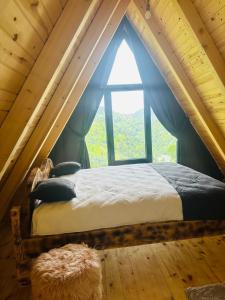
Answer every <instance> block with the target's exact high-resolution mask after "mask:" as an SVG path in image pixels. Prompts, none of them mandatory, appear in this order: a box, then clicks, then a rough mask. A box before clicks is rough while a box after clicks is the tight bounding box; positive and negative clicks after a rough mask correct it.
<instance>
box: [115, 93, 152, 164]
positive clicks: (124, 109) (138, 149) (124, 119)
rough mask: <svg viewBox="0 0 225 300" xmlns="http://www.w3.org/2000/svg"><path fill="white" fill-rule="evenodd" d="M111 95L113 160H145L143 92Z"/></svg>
mask: <svg viewBox="0 0 225 300" xmlns="http://www.w3.org/2000/svg"><path fill="white" fill-rule="evenodd" d="M111 95H112V112H113V133H114V147H115V160H126V159H135V158H145V157H146V154H145V130H144V97H143V91H124V92H112V94H111Z"/></svg>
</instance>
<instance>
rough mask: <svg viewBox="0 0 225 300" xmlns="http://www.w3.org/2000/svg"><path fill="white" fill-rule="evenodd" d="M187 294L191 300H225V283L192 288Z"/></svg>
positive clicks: (187, 290)
mask: <svg viewBox="0 0 225 300" xmlns="http://www.w3.org/2000/svg"><path fill="white" fill-rule="evenodd" d="M186 294H187V297H188V299H189V300H225V283H216V284H209V285H204V286H201V287H190V288H188V289H186Z"/></svg>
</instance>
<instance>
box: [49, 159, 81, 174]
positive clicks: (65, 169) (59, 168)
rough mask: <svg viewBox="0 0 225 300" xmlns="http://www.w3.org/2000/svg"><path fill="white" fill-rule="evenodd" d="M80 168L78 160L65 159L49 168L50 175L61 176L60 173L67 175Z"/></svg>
mask: <svg viewBox="0 0 225 300" xmlns="http://www.w3.org/2000/svg"><path fill="white" fill-rule="evenodd" d="M80 168H81V165H80V164H79V163H78V162H75V161H67V162H63V163H60V164H58V165H56V166H55V167H54V168H52V170H51V176H52V177H53V176H55V177H58V176H62V175H69V174H74V173H76V172H77V171H79V170H80Z"/></svg>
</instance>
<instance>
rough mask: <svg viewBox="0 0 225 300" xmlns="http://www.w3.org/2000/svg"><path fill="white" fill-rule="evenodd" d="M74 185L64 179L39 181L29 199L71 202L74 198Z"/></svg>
mask: <svg viewBox="0 0 225 300" xmlns="http://www.w3.org/2000/svg"><path fill="white" fill-rule="evenodd" d="M74 188H75V184H74V183H73V182H72V181H70V180H67V179H64V178H49V179H47V180H43V181H41V182H40V183H39V184H38V185H37V186H36V187H35V189H34V190H33V191H32V192H31V193H30V196H31V199H39V200H41V201H43V202H56V201H66V200H71V199H72V198H74V197H76V194H75V191H74Z"/></svg>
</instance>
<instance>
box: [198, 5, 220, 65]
mask: <svg viewBox="0 0 225 300" xmlns="http://www.w3.org/2000/svg"><path fill="white" fill-rule="evenodd" d="M192 1H193V3H194V5H195V7H196V9H197V10H198V13H199V15H200V16H201V18H202V20H203V22H204V24H205V26H206V28H207V29H208V31H209V32H210V34H211V36H212V38H213V39H214V41H215V43H216V45H217V47H218V49H219V50H220V52H221V54H222V55H223V57H224V59H225V1H224V0H207V1H202V0H192Z"/></svg>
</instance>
